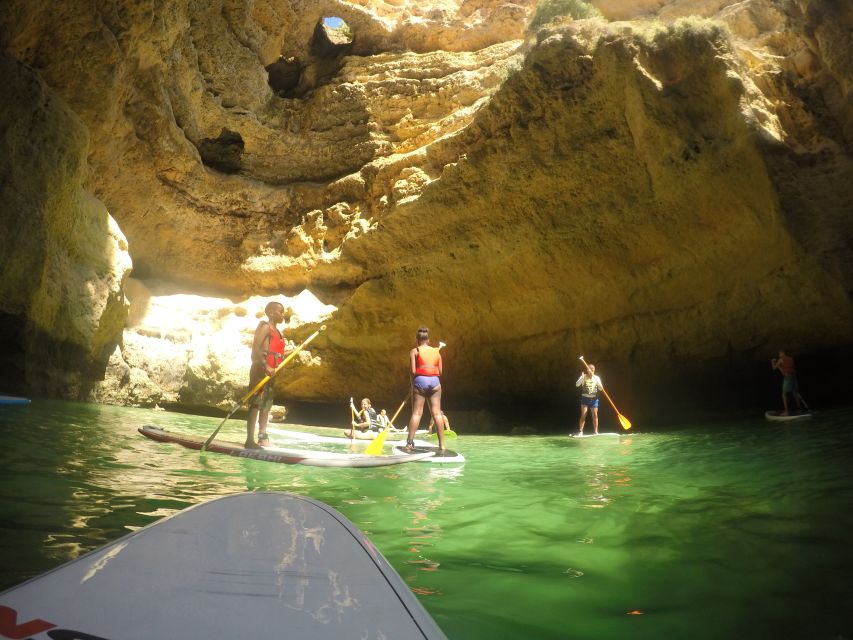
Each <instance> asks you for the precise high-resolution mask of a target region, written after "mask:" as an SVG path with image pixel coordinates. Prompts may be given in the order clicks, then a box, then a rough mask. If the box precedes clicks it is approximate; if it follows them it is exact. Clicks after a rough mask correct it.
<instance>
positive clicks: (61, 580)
mask: <svg viewBox="0 0 853 640" xmlns="http://www.w3.org/2000/svg"><path fill="white" fill-rule="evenodd" d="M0 623H2V627H0V628H2V632H0V637H3V638H22V639H23V638H30V639H31V640H49V639H65V640H74V639H81V640H82V639H86V640H151V639H152V638H157V639H163V640H199V639H200V638H221V639H229V640H230V639H235V640H236V639H238V638H299V640H338V639H346V640H350V639H352V638H395V639H396V638H418V639H421V640H446V638H445V635H444V634H443V633H442V631H441V629H440V628H439V627H438V625H437V624H436V623H435V621H434V620H433V619H432V618H431V617H430V616H429V614H428V613H427V612H426V610H425V609H424V608H423V606H422V605H421V604H420V603H419V602H418V600H417V598H416V597H415V595H414V594H413V593H412V591H411V590H410V589H409V588H408V587H407V586H406V583H405V582H404V581H403V579H402V578H401V577H400V576H399V574H397V572H396V571H395V570H394V568H393V567H392V566H391V565H390V564H389V563H388V561H387V560H386V559H385V558H384V557H383V556H382V554H381V553H380V552H379V550H378V549H377V548H376V547H375V546H373V544H372V543H371V542H370V540H369V539H368V538H367V537H366V536H365V535H364V533H362V532H361V531H359V529H358V528H357V527H356V526H355V525H354V524H353V523H352V522H350V521H349V520H347V518H345V517H344V516H343V515H342V514H341V513H339V512H338V511H336V510H335V509H333V508H332V507H330V506H328V505H326V504H324V503H322V502H319V501H316V500H312V499H310V498H305V497H302V496H297V495H291V494H287V493H277V492H253V493H242V494H236V495H230V496H226V497H223V498H217V499H214V500H211V501H209V502H205V503H202V504H199V505H195V506H193V507H189V508H188V509H184V510H183V511H181V512H179V513H177V514H175V515H173V516H170V517H168V518H164V519H162V520H159V521H157V522H155V523H154V524H151V525H148V526H147V527H144V528H143V529H140V530H138V531H135V532H134V533H131V534H129V535H127V536H124V537H123V538H120V539H119V540H117V541H115V542H113V543H112V544H109V545H107V546H105V547H103V548H101V549H99V550H97V551H93V552H91V553H88V554H86V555H84V556H81V557H80V558H77V559H76V560H73V561H71V562H69V563H67V564H64V565H62V566H60V567H59V568H57V569H54V570H52V571H49V572H47V573H45V574H43V575H41V576H38V577H36V578H33V579H32V580H29V581H27V582H24V583H23V584H20V585H18V586H16V587H12V588H11V589H8V590H6V591H4V592H2V593H0Z"/></svg>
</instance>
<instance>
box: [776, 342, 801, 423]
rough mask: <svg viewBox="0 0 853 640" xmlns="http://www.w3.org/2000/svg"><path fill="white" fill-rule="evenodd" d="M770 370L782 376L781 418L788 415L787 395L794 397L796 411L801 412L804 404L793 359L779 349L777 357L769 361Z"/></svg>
mask: <svg viewBox="0 0 853 640" xmlns="http://www.w3.org/2000/svg"><path fill="white" fill-rule="evenodd" d="M770 368H771V369H774V370H778V371H779V373H781V374H782V405H783V406H784V407H785V411H783V412H782V415H783V416H787V415H790V414H789V412H788V394H789V393H790V394H791V395H792V396H794V401H795V402H796V403H797V411H798V412H802V410H803V408H804V407H805V408H806V409H808V407H806V406H805V405H806V402H805V400H803V396H801V395H800V385H799V383H798V382H797V368H796V366H794V359H793V358H792V357H791V356H789V355H788V354H786V353H785V350H784V349H779V357H778V358H771V359H770Z"/></svg>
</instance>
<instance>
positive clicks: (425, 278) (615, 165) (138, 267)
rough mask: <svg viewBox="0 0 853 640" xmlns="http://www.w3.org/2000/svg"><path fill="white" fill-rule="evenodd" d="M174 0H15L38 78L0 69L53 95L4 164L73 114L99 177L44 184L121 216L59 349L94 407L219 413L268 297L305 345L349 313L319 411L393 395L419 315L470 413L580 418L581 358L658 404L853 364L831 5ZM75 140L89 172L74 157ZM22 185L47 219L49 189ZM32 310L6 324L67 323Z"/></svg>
mask: <svg viewBox="0 0 853 640" xmlns="http://www.w3.org/2000/svg"><path fill="white" fill-rule="evenodd" d="M155 4H156V3H123V2H117V3H113V4H109V5H93V4H92V3H86V2H82V1H78V0H74V1H71V2H64V3H60V4H59V5H56V4H55V3H47V2H33V1H32V0H26V1H25V0H9V1H8V2H6V3H5V7H4V8H2V9H0V33H2V34H4V35H3V39H2V41H0V44H2V47H3V51H4V53H5V55H6V56H8V57H9V58H11V59H15V60H17V61H20V63H23V64H19V65H17V66H15V64H14V63H11V62H7V63H6V66H4V70H5V69H8V70H9V71H7V72H6V73H12V72H11V70H12V69H25V68H26V67H24V66H23V65H29V67H31V68H32V72H31V73H32V75H33V77H35V78H37V79H38V82H43V83H44V84H45V85H47V87H49V88H50V89H49V90H48V89H45V90H44V91H45V93H49V94H50V95H56V96H58V98H57V100H56V102H58V103H60V105H59V107H57V109H55V110H52V111H50V112H46V113H44V114H43V115H42V116H40V117H41V118H42V119H43V120H45V121H46V123H45V124H44V125H43V126H42V127H41V130H42V131H43V133H44V135H42V136H41V137H40V138H32V136H30V138H27V133H26V131H27V129H26V127H27V123H28V122H29V121H31V120H32V119H33V117H34V115H33V112H32V111H33V108H32V106H31V105H32V104H33V103H32V102H31V101H30V102H25V101H23V100H24V99H23V98H21V99H20V100H15V99H13V100H7V101H6V103H5V104H4V105H3V106H4V114H3V115H4V119H5V120H7V121H10V122H14V123H15V124H14V126H13V127H11V128H10V129H9V131H14V133H12V134H10V133H8V132H7V133H6V134H4V135H6V138H7V140H9V141H10V142H9V143H8V144H7V146H8V147H9V149H10V155H11V156H12V157H18V156H22V157H23V156H24V155H26V154H29V155H30V156H35V157H36V158H37V159H36V160H34V161H33V162H34V163H35V164H34V165H33V169H34V171H33V172H32V173H33V174H35V173H40V172H41V170H40V168H39V167H40V166H41V165H44V164H47V163H49V162H50V154H51V150H52V149H53V148H54V147H56V145H57V142H62V140H65V139H66V137H67V136H68V135H69V132H68V131H67V129H68V128H67V127H65V126H64V125H63V122H64V119H68V118H71V119H74V120H75V121H76V120H77V119H79V121H81V122H82V123H83V125H85V128H86V129H87V130H88V135H89V138H90V144H89V147H88V156H87V163H86V164H85V165H84V163H83V161H82V159H80V160H79V162H80V164H79V166H78V167H76V173H75V172H66V175H58V176H56V178H55V180H54V182H53V185H54V187H55V188H56V189H57V190H60V191H61V190H62V187H63V185H65V186H66V189H65V191H66V192H67V191H68V189H72V188H76V189H80V188H82V189H87V190H89V191H91V192H92V193H94V195H95V196H96V197H97V198H98V199H99V200H100V202H103V203H104V204H105V205H106V207H107V208H108V209H109V211H110V213H111V214H112V216H113V217H114V218H115V221H116V222H117V225H118V227H120V230H119V229H118V228H114V227H110V226H109V224H110V223H109V221H110V220H112V218H110V216H109V215H108V214H106V211H104V210H103V209H101V212H102V213H101V220H102V221H103V222H102V225H101V227H100V228H99V229H94V230H92V233H94V237H99V236H98V234H100V237H107V238H117V240H115V241H110V242H111V243H112V244H115V245H116V246H117V247H119V249H114V248H112V244H110V243H107V244H109V247H108V257H107V258H103V259H101V258H99V257H98V256H97V255H95V254H94V253H92V251H93V250H89V249H87V251H86V252H85V253H86V256H85V260H84V262H85V263H86V264H93V265H95V264H96V265H97V266H96V267H93V269H94V270H95V272H96V273H98V274H105V273H110V274H113V275H111V276H109V277H105V279H103V278H102V280H98V282H99V283H100V284H99V286H97V287H95V288H94V289H92V288H91V287H89V289H90V290H91V293H90V294H89V297H88V298H87V297H83V298H80V297H79V296H78V297H77V298H75V303H74V304H71V305H70V306H71V307H72V308H74V309H79V313H80V314H81V317H84V318H89V316H94V317H105V318H109V319H110V321H109V322H100V323H93V322H92V320H91V318H89V319H88V320H87V322H88V325H86V326H87V327H88V328H85V329H84V328H81V329H79V330H78V331H77V332H76V333H72V334H71V335H64V334H63V335H61V339H62V340H66V341H68V342H70V343H72V344H74V345H76V346H77V347H79V348H80V349H82V350H83V351H84V352H85V353H87V354H89V358H90V360H93V361H95V362H99V363H100V365H99V366H100V368H101V369H103V368H104V367H106V378H105V380H104V381H102V382H98V383H97V385H96V386H95V387H94V388H93V389H92V391H91V394H90V395H88V397H89V398H92V399H96V400H99V401H103V402H117V403H125V404H146V405H153V404H155V403H158V402H159V403H161V404H162V403H164V402H165V403H171V404H173V405H181V404H183V405H185V406H199V405H210V406H222V405H223V404H226V405H227V404H228V403H230V402H232V401H233V400H234V399H235V398H236V397H239V396H240V395H241V393H242V392H243V390H244V389H243V386H242V385H243V382H244V381H243V377H244V376H245V368H246V362H247V358H248V347H247V340H248V339H250V337H251V332H252V330H253V329H254V325H255V324H256V322H257V312H258V310H259V309H262V307H263V304H262V303H263V301H264V300H266V299H269V298H272V297H275V298H278V299H282V300H288V301H290V300H292V299H295V297H296V296H297V295H299V296H303V299H309V298H310V300H311V304H310V305H309V306H312V308H314V311H312V313H306V314H304V315H303V317H301V318H297V320H296V321H295V323H294V325H293V327H291V330H292V332H293V336H292V337H293V339H295V340H296V341H298V340H299V339H300V337H304V335H307V334H308V333H310V332H311V331H313V330H314V329H315V328H316V327H317V326H318V323H320V322H325V323H327V324H328V327H329V328H328V330H327V332H326V335H325V337H324V339H323V340H322V341H318V342H317V344H316V345H312V348H311V350H310V352H309V353H306V354H305V358H304V361H303V362H301V363H299V364H297V365H295V366H294V367H293V370H292V371H291V372H290V374H289V375H286V376H284V377H283V378H282V379H281V380H280V381H278V385H279V386H280V388H281V390H282V392H283V396H284V397H285V398H290V399H298V400H306V401H313V402H333V403H334V402H338V401H340V399H341V398H348V397H349V396H351V395H355V396H361V395H370V396H372V397H374V398H378V399H382V400H385V399H387V400H388V401H392V400H393V401H398V399H399V397H400V396H401V395H402V394H403V393H404V392H405V389H406V385H407V378H408V374H407V369H406V353H407V350H408V347H409V346H410V344H411V342H412V339H413V334H414V331H415V329H416V328H417V326H418V325H419V324H427V325H428V326H430V328H431V329H432V332H433V335H434V336H435V337H436V339H442V340H445V341H446V342H447V343H448V347H447V348H446V349H445V358H446V360H447V373H446V387H447V394H448V395H447V397H448V402H456V403H458V404H460V405H461V404H468V405H480V406H484V405H486V404H489V403H494V402H504V403H506V404H512V403H519V402H540V401H544V402H550V403H554V404H557V405H565V404H566V403H567V402H570V401H571V396H572V394H573V393H574V389H573V384H574V378H575V377H576V371H577V370H578V366H577V356H578V355H579V354H581V353H584V354H586V355H587V356H588V357H589V358H590V359H593V360H595V361H598V362H600V363H603V364H604V367H603V368H604V370H605V371H606V372H607V375H608V377H607V379H608V380H609V381H611V384H612V385H614V386H615V387H616V388H617V389H618V390H620V391H622V397H623V398H628V399H629V402H632V403H635V406H636V407H637V408H638V410H641V408H642V407H643V406H644V405H643V403H644V400H643V394H646V393H649V394H652V395H653V396H654V398H655V399H657V400H658V401H660V402H666V401H667V394H670V395H674V394H675V390H676V389H677V388H678V387H677V384H676V383H677V382H679V381H680V382H681V383H684V384H687V383H697V384H699V385H703V384H707V383H709V381H710V382H711V383H713V384H714V385H716V386H715V388H716V389H718V391H719V392H720V393H727V394H730V397H732V398H733V399H734V398H735V397H737V396H738V394H741V396H745V395H746V394H747V391H745V387H746V386H747V385H748V384H749V383H752V382H754V381H755V380H756V379H757V378H759V377H760V376H764V377H767V374H766V371H765V368H766V366H765V365H766V362H765V361H766V360H767V358H769V356H770V355H771V354H772V352H773V350H774V349H776V348H778V346H780V345H785V346H788V347H789V348H790V349H793V350H794V351H795V353H802V354H806V355H808V354H811V355H812V356H813V358H814V361H815V362H818V361H819V360H820V358H821V357H823V356H824V355H825V354H827V353H829V352H832V351H838V352H839V353H842V354H844V353H847V354H849V353H850V352H851V346H852V345H853V330H852V329H851V328H853V322H851V320H853V308H851V282H853V264H851V258H850V255H851V253H850V244H851V231H850V229H851V225H850V224H849V218H850V212H851V211H853V162H851V157H850V149H851V148H853V147H851V143H853V124H851V123H853V106H851V105H853V103H851V100H850V86H851V78H853V63H851V60H853V47H851V43H850V40H849V36H847V35H845V34H847V33H849V29H850V26H851V24H853V17H851V11H850V10H849V9H845V8H844V7H842V6H841V5H839V4H838V3H834V2H830V1H829V0H814V1H812V2H806V1H805V0H801V1H798V2H790V3H784V4H782V3H778V2H773V1H771V0H746V1H745V2H744V1H742V2H734V1H730V0H676V1H667V0H636V2H621V1H620V2H611V1H610V0H593V1H592V2H591V3H590V4H591V5H594V6H595V7H596V8H597V9H598V10H599V11H600V12H601V13H602V14H603V15H604V16H605V17H606V18H608V19H610V20H613V21H612V22H608V21H606V20H602V19H590V20H572V19H571V18H570V17H562V18H558V19H556V20H555V21H554V22H552V23H550V24H548V25H545V26H543V27H541V28H539V29H536V30H533V31H531V30H529V29H528V28H527V25H528V24H529V21H530V19H531V17H532V16H533V12H534V11H535V10H536V3H535V2H533V1H532V0H516V1H506V0H500V1H498V0H479V1H469V2H462V1H443V2H438V1H435V2H413V1H410V0H394V1H391V0H386V1H378V0H377V1H370V0H358V1H354V2H332V1H331V0H329V1H326V0H319V1H318V2H312V3H302V2H295V1H294V0H268V1H266V2H248V1H246V0H238V1H237V2H224V1H222V0H219V1H217V0H214V1H212V2H192V1H189V0H184V1H182V2H175V3H170V4H169V5H168V7H167V6H165V5H164V6H159V5H157V6H156V7H155ZM539 4H544V3H539ZM540 8H541V7H540ZM330 18H335V19H336V20H333V21H331V22H330V21H329V19H330ZM16 73H17V74H18V75H19V76H20V75H21V74H20V73H19V72H16ZM13 75H14V74H13ZM13 80H15V81H16V82H24V84H26V82H32V81H29V80H20V79H19V78H17V76H16V77H13ZM66 105H67V106H66ZM28 109H29V110H30V111H28ZM34 113H36V114H38V113H39V112H38V111H34ZM7 115H8V116H10V117H6V116H7ZM77 130H79V131H80V132H82V131H83V129H82V128H81V127H79V126H78V127H77ZM72 133H73V132H72ZM76 135H78V136H83V133H79V134H76ZM24 138H27V139H29V140H30V144H31V147H30V148H29V149H26V148H24V147H23V146H22V145H21V144H19V143H17V142H15V140H19V139H24ZM60 146H62V145H60ZM69 146H70V147H71V148H72V150H71V151H70V152H69V153H67V154H65V155H64V156H63V157H65V158H68V157H74V158H78V159H79V155H77V156H75V155H74V154H75V153H77V154H79V153H80V150H82V149H83V148H85V142H75V143H74V144H73V145H69ZM84 170H85V173H84ZM82 176H84V177H82ZM81 180H82V185H81V184H80V183H81ZM15 181H16V182H15V184H16V185H17V186H16V187H14V189H15V191H16V192H19V193H23V194H25V195H24V197H23V198H22V204H23V205H24V206H26V207H30V208H32V209H33V210H38V211H39V212H40V215H41V216H42V217H45V218H47V217H49V216H47V215H46V212H50V211H53V208H54V206H55V203H56V201H55V200H53V199H40V198H39V197H36V196H35V195H33V193H32V192H33V184H34V182H33V179H32V176H30V177H28V176H27V175H24V174H23V173H19V174H15ZM75 181H76V182H75ZM81 202H85V203H88V204H86V205H85V206H84V205H81V204H80V203H81ZM77 205H78V206H77V209H74V210H75V211H80V212H81V213H80V215H81V216H83V215H84V214H83V213H82V212H83V211H84V210H88V211H90V212H91V211H96V210H98V207H99V206H101V205H99V204H98V203H97V201H94V200H93V199H88V198H87V199H84V198H77ZM61 206H64V207H65V208H66V210H68V205H61ZM87 207H88V209H87ZM82 219H84V218H83V217H81V220H82ZM88 229H89V226H86V225H82V226H81V231H80V233H83V232H84V231H85V232H86V233H89V231H88ZM35 230H36V231H37V233H34V234H30V235H31V236H32V237H33V238H35V237H36V236H38V235H42V236H46V237H48V238H53V239H54V241H55V238H56V237H57V236H56V229H55V227H51V226H50V225H49V224H46V223H44V224H38V225H36V228H35ZM122 233H123V234H124V236H126V238H127V250H128V251H129V255H130V257H132V259H133V276H134V281H133V282H132V283H131V284H130V285H129V286H127V287H125V288H124V289H122V290H119V289H118V284H117V283H119V282H120V281H121V274H122V273H123V271H122V269H127V268H128V266H127V264H126V260H127V256H126V254H123V253H122V251H121V248H120V247H121V246H122V245H121V242H123V240H121V234H122ZM86 246H87V247H88V246H92V247H100V246H103V242H100V244H98V243H97V242H96V243H95V244H92V245H86ZM109 252H111V253H109ZM98 255H100V254H98ZM15 256H16V257H15V258H14V259H12V258H10V259H9V260H8V263H9V264H10V265H14V266H15V269H17V270H19V271H21V272H24V271H26V272H27V273H31V272H32V271H33V270H34V269H36V267H39V268H44V266H45V265H46V264H48V263H49V262H48V261H47V258H45V257H44V256H43V255H41V254H37V256H36V257H33V255H32V253H31V252H29V251H25V250H24V251H20V252H19V253H17V254H15ZM98 260H101V261H100V262H98ZM69 274H71V272H69ZM25 280H26V279H25ZM91 281H92V278H91V277H88V279H87V277H76V276H75V279H74V282H75V283H76V284H75V286H76V287H80V286H82V283H84V282H91ZM9 282H13V280H12V279H9ZM14 282H19V283H21V278H20V277H19V278H18V280H14ZM4 285H5V286H7V288H9V286H11V285H8V284H7V283H4ZM25 288H26V290H28V291H36V290H38V288H39V285H38V284H37V282H36V280H35V279H34V278H30V279H29V280H26V283H25ZM122 293H124V294H126V295H127V297H128V299H129V300H130V305H131V306H130V319H131V320H130V322H129V323H128V325H127V327H126V328H125V330H124V334H123V336H122V335H120V333H119V331H118V330H117V327H118V324H117V322H120V321H121V317H122V312H119V310H121V309H123V308H124V307H123V300H122ZM63 296H65V297H74V296H69V295H68V294H67V293H62V294H60V296H59V300H63V304H65V300H64V298H63ZM174 296H187V297H186V298H180V299H178V298H175V297H174ZM19 298H20V299H19V300H17V301H16V302H15V304H14V305H12V304H9V305H7V308H6V309H5V310H4V312H5V313H6V314H7V316H8V317H9V318H18V317H25V318H27V319H28V320H27V321H28V322H30V323H39V322H41V321H40V320H38V319H39V318H43V317H49V316H50V315H51V313H54V314H55V311H53V312H51V311H50V310H49V309H48V308H47V307H49V304H48V303H47V302H46V298H45V297H44V296H42V297H40V298H39V297H33V296H29V297H27V296H19ZM140 300H144V301H145V303H144V304H142V303H140ZM86 309H88V310H89V311H86ZM162 309H170V310H172V312H171V313H166V314H162V313H160V310H162ZM175 309H178V310H180V309H187V311H186V313H185V314H184V315H185V317H183V318H181V319H180V323H179V324H180V326H179V327H176V326H173V324H172V323H175V322H177V320H176V318H175V311H174V310H175ZM13 324H14V322H13ZM42 324H45V323H42ZM83 324H85V323H83ZM93 324H96V325H97V330H92V329H91V327H92V325H93ZM50 327H51V325H50V323H47V324H46V327H45V328H46V330H48V331H49V330H50ZM87 331H88V333H87ZM119 342H121V346H120V347H118V348H115V349H113V348H112V347H114V346H115V345H117V344H118V343H119ZM33 354H34V352H32V353H31V352H30V350H29V348H24V349H22V350H21V353H20V354H19V356H18V358H17V361H18V363H19V364H20V365H21V366H23V367H29V365H28V364H26V363H28V362H32V361H33V357H34V355H33ZM107 359H109V361H108V362H107ZM96 369H97V367H96ZM759 370H760V373H755V372H758V371H759ZM87 371H88V373H78V374H76V375H77V376H78V377H79V378H80V379H81V380H89V381H90V382H95V380H93V379H92V378H95V377H97V376H93V375H92V373H91V371H92V368H91V367H90V368H89V369H87ZM827 371H828V372H829V373H828V374H827V375H829V374H831V371H830V370H829V369H828V370H827ZM63 375H64V374H63ZM86 376H89V378H86ZM669 383H673V386H672V387H670V386H669ZM31 384H32V383H31ZM727 384H728V385H730V387H731V388H728V387H727ZM60 386H61V385H60ZM74 388H79V389H86V388H87V387H86V385H85V384H84V385H82V386H81V385H76V386H75V387H74ZM611 388H613V387H611ZM699 389H700V391H701V386H700V387H699ZM697 396H699V397H698V398H697V399H698V400H699V401H705V402H708V401H713V399H712V398H708V397H704V398H703V397H702V396H701V394H698V393H697ZM645 402H646V407H648V405H649V404H651V400H646V401H645ZM623 408H624V407H623ZM650 413H652V412H651V411H650Z"/></svg>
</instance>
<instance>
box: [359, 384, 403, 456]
mask: <svg viewBox="0 0 853 640" xmlns="http://www.w3.org/2000/svg"><path fill="white" fill-rule="evenodd" d="M408 399H409V394H406V397H405V398H403V402H401V403H400V406H399V407H397V411H395V412H394V415H393V416H392V417H391V419H390V420H389V421H388V424H387V425H385V427H384V428H383V429H382V431H380V432H379V433H378V434H377V436H376V437H375V438H374V439H373V441H372V442H371V443H370V444H369V445H367V448H366V449H365V450H364V452H365V453H366V454H367V455H369V456H378V455H379V454H380V453H382V447H383V446H384V445H385V438H387V437H388V430H389V429H390V428H391V423H393V422H394V420H396V419H397V416H398V415H400V412H401V411H402V410H403V407H404V406H406V401H407V400H408Z"/></svg>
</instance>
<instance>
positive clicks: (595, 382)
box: [575, 364, 604, 435]
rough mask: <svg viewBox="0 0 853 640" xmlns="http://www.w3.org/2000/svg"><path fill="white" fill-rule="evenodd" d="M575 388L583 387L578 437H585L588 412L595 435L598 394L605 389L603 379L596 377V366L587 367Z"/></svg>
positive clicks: (596, 430) (596, 431) (596, 429)
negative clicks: (584, 431) (584, 429)
mask: <svg viewBox="0 0 853 640" xmlns="http://www.w3.org/2000/svg"><path fill="white" fill-rule="evenodd" d="M575 386H576V387H580V386H582V387H583V388H582V390H581V418H580V424H579V426H580V431H579V432H578V435H583V427H584V423H585V422H586V414H587V411H589V412H590V413H592V428H593V430H594V431H595V433H598V392H599V390H600V389H604V384H602V382H601V378H599V377H598V376H597V375H595V365H594V364H590V365H587V370H586V371H584V372H583V373H581V377H580V378H578V381H577V382H576V383H575Z"/></svg>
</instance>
